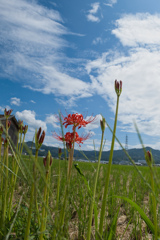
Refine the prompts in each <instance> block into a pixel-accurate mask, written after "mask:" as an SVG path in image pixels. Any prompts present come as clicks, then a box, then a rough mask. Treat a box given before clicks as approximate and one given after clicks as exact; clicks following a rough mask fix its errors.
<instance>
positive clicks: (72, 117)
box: [53, 113, 95, 149]
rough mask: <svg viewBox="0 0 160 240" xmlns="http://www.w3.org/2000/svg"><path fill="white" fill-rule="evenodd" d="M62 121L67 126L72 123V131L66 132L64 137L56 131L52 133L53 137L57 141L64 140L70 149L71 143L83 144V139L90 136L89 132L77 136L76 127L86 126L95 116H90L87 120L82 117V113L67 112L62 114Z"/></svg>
mask: <svg viewBox="0 0 160 240" xmlns="http://www.w3.org/2000/svg"><path fill="white" fill-rule="evenodd" d="M62 118H63V121H62V124H63V125H64V126H65V128H67V127H68V126H70V125H72V126H73V128H72V130H73V132H67V133H66V134H65V135H64V137H63V136H59V135H57V134H56V133H54V134H53V137H54V138H56V139H57V140H59V141H65V142H66V146H67V148H69V149H71V148H72V147H73V143H77V144H79V146H81V144H83V142H84V141H85V140H87V139H88V138H89V136H90V134H87V135H86V136H84V135H83V136H79V135H78V133H77V132H76V128H77V127H78V129H80V128H81V127H86V125H87V124H89V123H91V122H93V121H94V120H95V117H92V116H91V117H90V118H88V119H87V120H86V119H84V117H83V115H82V114H78V113H75V114H68V115H67V117H64V116H63V115H62Z"/></svg>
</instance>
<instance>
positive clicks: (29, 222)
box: [24, 182, 35, 240]
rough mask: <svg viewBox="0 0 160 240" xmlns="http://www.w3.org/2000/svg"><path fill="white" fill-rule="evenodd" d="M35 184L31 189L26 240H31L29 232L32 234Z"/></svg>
mask: <svg viewBox="0 0 160 240" xmlns="http://www.w3.org/2000/svg"><path fill="white" fill-rule="evenodd" d="M34 188H35V185H34V182H33V183H32V187H31V196H30V203H29V210H28V219H27V227H26V230H25V236H24V240H28V239H29V232H30V225H31V215H32V206H33V200H34Z"/></svg>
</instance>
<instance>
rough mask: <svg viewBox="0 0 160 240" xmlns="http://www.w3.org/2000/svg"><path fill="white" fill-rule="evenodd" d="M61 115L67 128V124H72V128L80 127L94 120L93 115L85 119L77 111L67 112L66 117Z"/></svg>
mask: <svg viewBox="0 0 160 240" xmlns="http://www.w3.org/2000/svg"><path fill="white" fill-rule="evenodd" d="M62 117H63V120H64V121H63V125H64V126H65V128H67V127H68V126H69V125H73V130H74V128H76V127H78V129H80V128H81V127H86V125H87V124H89V123H91V122H93V121H94V120H95V117H92V116H91V117H90V118H89V119H88V120H85V119H84V118H83V115H82V114H79V113H74V114H68V116H67V117H64V116H63V115H62Z"/></svg>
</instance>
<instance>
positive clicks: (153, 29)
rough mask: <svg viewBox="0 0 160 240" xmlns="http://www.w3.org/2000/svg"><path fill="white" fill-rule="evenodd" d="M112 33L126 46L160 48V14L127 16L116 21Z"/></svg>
mask: <svg viewBox="0 0 160 240" xmlns="http://www.w3.org/2000/svg"><path fill="white" fill-rule="evenodd" d="M112 33H113V34H114V35H115V36H116V37H117V38H119V39H120V41H121V43H122V44H123V45H124V46H134V47H135V46H145V45H146V44H149V45H155V44H156V45H158V46H160V14H155V15H151V14H149V13H137V14H136V15H132V14H127V15H124V16H123V17H122V18H120V19H118V20H116V28H115V29H114V30H112Z"/></svg>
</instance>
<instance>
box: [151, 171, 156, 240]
mask: <svg viewBox="0 0 160 240" xmlns="http://www.w3.org/2000/svg"><path fill="white" fill-rule="evenodd" d="M150 175H151V187H152V190H153V193H151V194H152V202H153V218H154V226H155V240H157V239H158V233H157V231H158V227H157V203H156V198H155V187H154V177H153V171H152V168H150Z"/></svg>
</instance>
